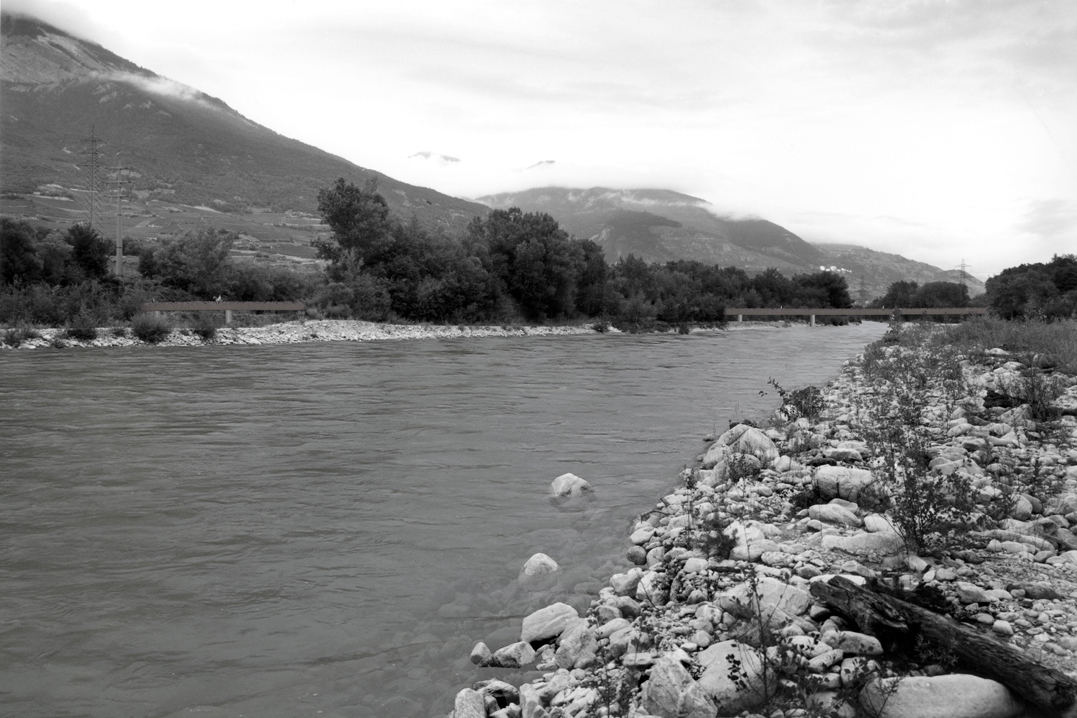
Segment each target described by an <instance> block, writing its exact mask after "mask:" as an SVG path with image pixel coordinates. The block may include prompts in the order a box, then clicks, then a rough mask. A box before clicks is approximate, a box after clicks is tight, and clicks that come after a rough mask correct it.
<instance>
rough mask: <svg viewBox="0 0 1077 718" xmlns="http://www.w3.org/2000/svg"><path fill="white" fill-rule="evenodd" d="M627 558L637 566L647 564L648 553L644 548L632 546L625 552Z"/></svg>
mask: <svg viewBox="0 0 1077 718" xmlns="http://www.w3.org/2000/svg"><path fill="white" fill-rule="evenodd" d="M625 558H627V559H628V560H629V561H631V562H632V563H634V564H636V565H637V566H642V565H644V564H645V563H647V551H645V550H644V548H643V547H642V546H632V547H631V548H629V549H628V551H626V552H625Z"/></svg>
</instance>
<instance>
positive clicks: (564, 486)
mask: <svg viewBox="0 0 1077 718" xmlns="http://www.w3.org/2000/svg"><path fill="white" fill-rule="evenodd" d="M592 491H594V489H592V488H591V484H589V483H587V482H586V481H584V480H583V479H581V478H580V477H579V476H576V475H575V474H561V475H560V476H558V477H557V478H556V479H554V480H553V482H552V483H551V484H550V494H551V495H552V496H553V497H554V498H555V499H564V498H575V497H577V496H582V495H583V494H589V493H591V492H592Z"/></svg>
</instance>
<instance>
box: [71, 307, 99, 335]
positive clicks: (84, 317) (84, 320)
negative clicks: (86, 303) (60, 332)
mask: <svg viewBox="0 0 1077 718" xmlns="http://www.w3.org/2000/svg"><path fill="white" fill-rule="evenodd" d="M64 336H66V337H67V338H68V339H77V340H79V341H81V342H92V341H93V340H94V339H97V323H96V322H95V321H94V319H93V316H92V315H91V314H90V313H89V312H87V311H85V310H83V311H80V312H79V313H78V314H76V315H75V316H74V317H72V319H71V323H70V324H69V325H68V327H67V330H66V331H65V332H64Z"/></svg>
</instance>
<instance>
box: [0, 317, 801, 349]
mask: <svg viewBox="0 0 1077 718" xmlns="http://www.w3.org/2000/svg"><path fill="white" fill-rule="evenodd" d="M789 326H791V325H790V324H789V322H751V323H749V324H742V323H741V324H738V323H733V324H728V325H725V326H724V327H722V329H723V330H728V331H744V330H747V329H762V328H766V329H779V328H786V327H789ZM707 331H717V330H716V329H715V328H713V327H709V328H693V329H692V330H691V333H699V332H707ZM596 332H601V333H610V334H621V333H622V332H621V331H620V330H618V329H617V328H616V327H612V326H609V325H607V324H604V323H598V324H596V323H594V322H588V323H583V324H565V325H545V324H534V325H516V324H505V325H500V326H497V325H487V326H470V325H466V324H459V325H454V324H387V323H382V322H367V321H361V320H356V319H310V320H303V321H293V322H280V323H275V324H267V325H265V326H260V327H219V328H215V329H214V330H213V332H212V334H211V335H209V336H205V335H203V334H200V333H199V331H198V330H196V329H190V328H178V329H172V330H170V331H168V332H167V333H165V334H164V336H163V337H161V338H160V339H159V340H158V341H153V342H147V341H143V340H141V339H139V338H137V337H136V336H134V335H133V333H132V332H131V331H130V330H129V329H127V328H123V327H121V328H107V327H102V328H99V329H97V330H96V332H95V333H96V336H95V337H94V338H93V339H79V338H78V337H77V336H73V335H72V333H71V332H69V331H68V330H67V329H64V328H56V327H52V328H44V329H33V330H25V331H23V333H22V335H20V336H18V338H17V339H16V338H15V335H14V334H13V335H12V337H13V338H12V340H11V341H0V349H45V348H55V349H65V348H102V347H134V346H163V347H179V346H190V347H193V346H230V345H236V344H239V345H249V346H258V345H263V344H300V343H307V342H365V341H394V340H414V339H461V338H472V337H474V338H479V337H545V336H569V335H579V334H594V333H596Z"/></svg>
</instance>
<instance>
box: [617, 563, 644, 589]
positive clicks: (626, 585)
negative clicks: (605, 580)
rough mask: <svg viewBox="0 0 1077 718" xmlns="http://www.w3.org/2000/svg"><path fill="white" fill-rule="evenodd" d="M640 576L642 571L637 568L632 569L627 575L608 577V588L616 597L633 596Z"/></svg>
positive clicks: (619, 574)
mask: <svg viewBox="0 0 1077 718" xmlns="http://www.w3.org/2000/svg"><path fill="white" fill-rule="evenodd" d="M642 575H643V571H642V570H641V569H638V568H634V569H632V570H631V571H628V572H627V573H615V574H613V575H612V576H610V587H611V588H612V589H613V590H614V592H615V593H616V594H617V595H618V596H633V595H635V593H636V586H638V585H639V579H640V577H641V576H642Z"/></svg>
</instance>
